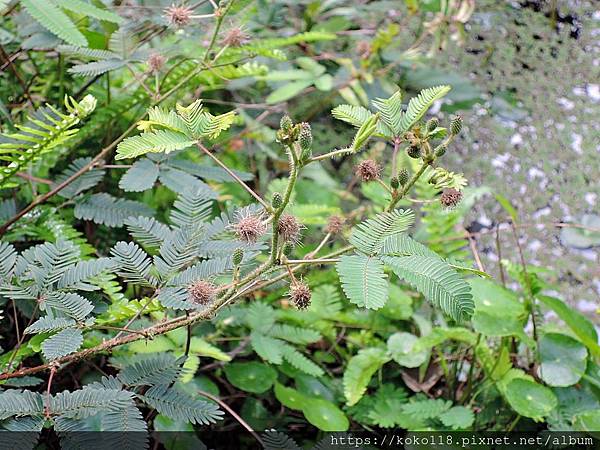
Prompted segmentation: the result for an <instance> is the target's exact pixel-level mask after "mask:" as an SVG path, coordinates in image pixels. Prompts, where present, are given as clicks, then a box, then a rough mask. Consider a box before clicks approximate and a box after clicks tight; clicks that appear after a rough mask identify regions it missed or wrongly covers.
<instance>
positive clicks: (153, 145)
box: [115, 130, 196, 159]
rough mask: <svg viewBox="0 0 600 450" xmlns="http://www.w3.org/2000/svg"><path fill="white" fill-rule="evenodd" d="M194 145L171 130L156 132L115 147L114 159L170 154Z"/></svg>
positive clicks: (125, 141) (131, 138)
mask: <svg viewBox="0 0 600 450" xmlns="http://www.w3.org/2000/svg"><path fill="white" fill-rule="evenodd" d="M195 143H196V141H195V140H193V139H190V138H189V137H188V136H186V135H185V134H182V133H178V132H176V131H171V130H158V131H154V132H150V133H144V134H141V135H139V136H133V137H130V138H127V139H125V140H123V141H121V142H120V143H119V145H118V146H117V156H116V158H115V159H126V158H136V157H138V156H141V155H145V154H146V153H149V152H152V153H162V152H164V153H171V152H174V151H175V150H183V149H184V148H188V147H191V146H192V145H194V144H195Z"/></svg>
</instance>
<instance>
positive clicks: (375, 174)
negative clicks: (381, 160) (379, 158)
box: [355, 159, 382, 182]
mask: <svg viewBox="0 0 600 450" xmlns="http://www.w3.org/2000/svg"><path fill="white" fill-rule="evenodd" d="M381 171H382V168H381V166H380V165H379V164H377V163H376V162H375V161H373V160H372V159H365V160H364V161H361V162H360V163H359V164H358V165H357V166H356V168H355V173H356V176H357V177H358V178H360V179H361V180H362V181H364V182H369V181H373V180H377V179H379V177H380V176H381Z"/></svg>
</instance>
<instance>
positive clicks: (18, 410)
mask: <svg viewBox="0 0 600 450" xmlns="http://www.w3.org/2000/svg"><path fill="white" fill-rule="evenodd" d="M43 412H44V402H43V397H42V395H41V394H38V393H37V392H31V391H18V390H8V391H4V392H0V420H4V419H8V418H9V417H23V416H41V415H42V414H43Z"/></svg>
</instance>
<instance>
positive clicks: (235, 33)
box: [221, 27, 250, 47]
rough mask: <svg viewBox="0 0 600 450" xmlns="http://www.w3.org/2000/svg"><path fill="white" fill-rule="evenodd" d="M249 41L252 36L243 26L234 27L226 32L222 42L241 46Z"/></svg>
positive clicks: (231, 45) (230, 45)
mask: <svg viewBox="0 0 600 450" xmlns="http://www.w3.org/2000/svg"><path fill="white" fill-rule="evenodd" d="M249 41H250V36H248V35H247V34H246V33H245V32H244V30H243V29H242V28H240V27H234V28H231V29H230V30H229V31H228V32H227V33H226V34H225V37H223V40H222V41H221V43H222V44H223V45H227V46H229V47H239V46H241V45H244V44H247V43H248V42H249Z"/></svg>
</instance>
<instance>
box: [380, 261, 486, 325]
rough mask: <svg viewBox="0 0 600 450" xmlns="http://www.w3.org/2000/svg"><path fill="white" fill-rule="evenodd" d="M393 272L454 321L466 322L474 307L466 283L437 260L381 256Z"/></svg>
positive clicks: (469, 289) (442, 262)
mask: <svg viewBox="0 0 600 450" xmlns="http://www.w3.org/2000/svg"><path fill="white" fill-rule="evenodd" d="M382 260H383V261H384V262H385V264H386V265H388V266H390V267H391V268H392V270H393V271H394V273H395V274H396V275H398V277H400V278H401V279H403V280H405V281H406V282H408V283H409V284H411V285H412V286H414V287H415V288H416V289H417V290H418V291H419V292H421V293H422V294H423V295H424V296H425V298H426V299H428V300H429V301H430V302H431V303H432V304H433V305H434V306H436V307H439V308H441V309H442V311H444V312H445V313H446V314H448V315H449V316H450V317H452V318H453V319H454V320H456V321H457V322H460V321H463V320H466V319H468V318H469V317H470V316H471V315H472V314H473V311H474V307H475V304H474V302H473V295H472V294H471V288H470V287H469V285H468V284H467V282H466V281H465V280H464V279H463V278H462V277H461V276H460V275H459V274H458V272H456V271H455V270H454V269H452V268H451V267H450V266H449V265H448V264H447V263H446V262H445V261H443V260H442V259H441V258H439V257H437V256H436V257H432V256H422V255H412V256H383V257H382Z"/></svg>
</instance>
